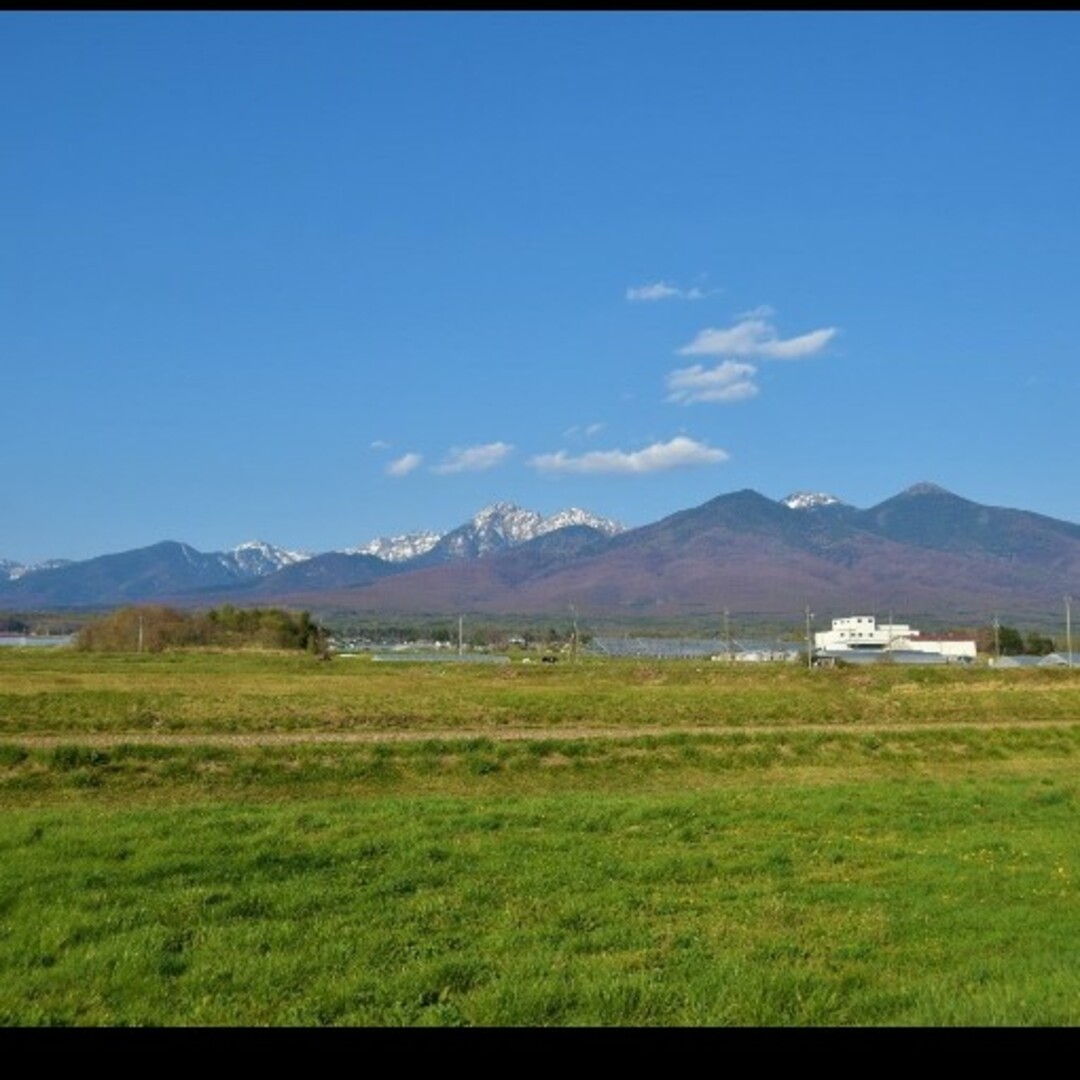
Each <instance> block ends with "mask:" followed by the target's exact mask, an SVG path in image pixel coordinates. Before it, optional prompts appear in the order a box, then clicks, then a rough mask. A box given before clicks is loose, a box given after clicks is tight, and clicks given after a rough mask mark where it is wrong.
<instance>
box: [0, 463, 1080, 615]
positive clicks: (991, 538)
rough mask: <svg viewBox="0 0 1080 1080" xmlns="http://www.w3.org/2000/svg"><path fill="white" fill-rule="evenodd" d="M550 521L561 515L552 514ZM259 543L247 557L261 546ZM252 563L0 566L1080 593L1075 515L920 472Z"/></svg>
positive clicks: (383, 594)
mask: <svg viewBox="0 0 1080 1080" xmlns="http://www.w3.org/2000/svg"><path fill="white" fill-rule="evenodd" d="M553 519H557V520H555V521H554V525H553ZM254 554H255V553H253V558H254ZM293 556H294V557H292V558H291V559H290V558H289V556H288V555H287V554H286V555H277V556H273V555H270V556H268V559H269V560H270V561H271V562H272V561H274V560H275V559H276V560H277V561H279V562H281V563H282V565H280V567H279V568H278V569H272V570H270V569H268V563H267V562H266V560H263V559H262V558H261V556H260V558H259V559H258V560H256V561H258V563H259V566H261V567H262V568H263V570H266V571H267V572H262V573H258V572H257V571H256V569H255V568H254V564H253V563H249V565H248V566H247V567H246V568H244V567H241V566H239V565H237V564H236V563H235V562H232V561H231V560H229V559H224V558H222V555H221V553H218V554H214V555H203V554H201V553H199V552H197V551H195V550H194V549H193V548H191V547H189V546H188V545H185V544H178V543H176V542H172V541H170V542H165V543H163V544H158V545H154V546H153V547H149V548H143V549H139V550H138V551H134V552H127V553H123V554H120V555H109V556H102V557H100V558H98V559H91V560H87V561H86V562H83V563H73V564H70V565H68V566H64V567H60V568H57V569H52V570H38V571H35V572H34V573H32V574H30V573H28V574H24V575H23V576H22V577H21V578H19V579H17V580H14V581H6V582H5V581H2V580H0V607H8V608H19V609H26V608H40V609H48V608H56V607H69V608H70V607H106V606H116V605H119V604H123V603H132V602H144V601H148V600H154V599H158V600H161V599H167V600H168V601H169V602H173V603H178V604H181V603H186V604H190V605H205V604H210V603H222V602H226V601H229V602H237V603H248V604H250V603H276V604H281V605H289V606H304V607H307V608H309V609H314V610H319V609H324V610H325V609H327V608H334V609H339V610H354V611H357V612H372V613H379V614H382V613H392V614H399V613H400V614H406V613H428V614H434V615H445V614H454V613H462V612H489V613H492V614H530V615H539V614H546V613H565V612H566V611H568V610H569V609H571V608H574V609H575V610H579V611H581V612H582V613H583V614H585V613H591V614H593V615H597V616H600V615H611V616H620V615H638V616H645V615H656V616H663V617H665V618H667V617H678V616H679V615H695V616H707V617H708V616H712V615H715V614H716V613H718V612H720V611H722V610H723V609H724V608H729V609H731V610H738V611H742V612H747V613H760V614H768V613H783V614H786V615H787V616H790V615H791V614H792V613H798V612H801V611H803V610H804V608H805V607H807V606H810V607H812V608H817V609H822V610H831V611H833V612H836V613H841V614H844V613H860V612H867V613H874V612H886V611H889V610H892V611H895V612H904V613H908V614H915V613H922V614H937V615H940V616H942V617H945V618H950V619H955V620H963V619H965V618H971V619H973V620H978V621H979V622H981V623H988V622H989V621H990V619H991V618H992V617H993V616H994V615H995V614H999V613H1000V614H1008V615H1010V617H1013V618H1017V617H1020V616H1022V615H1023V614H1024V613H1028V612H1030V613H1038V612H1042V613H1046V612H1047V611H1056V610H1057V609H1058V608H1059V607H1060V604H1061V598H1062V596H1063V595H1064V594H1066V593H1073V594H1076V595H1080V526H1078V525H1075V524H1072V523H1069V522H1064V521H1059V520H1056V519H1053V518H1048V517H1044V516H1042V515H1039V514H1033V513H1029V512H1026V511H1021V510H1009V509H1004V508H1000V507H988V506H982V505H980V504H978V503H974V502H972V501H970V500H968V499H963V498H960V497H959V496H956V495H953V494H951V493H950V492H947V491H945V490H944V489H942V488H939V487H936V486H934V485H929V484H917V485H914V486H913V487H911V488H908V489H907V490H906V491H903V492H901V493H900V494H899V495H896V496H894V497H893V498H891V499H887V500H885V501H884V502H882V503H880V504H878V505H877V506H874V507H871V508H870V509H867V510H859V509H856V508H855V507H852V506H849V505H848V504H846V503H843V502H841V501H840V500H838V499H836V498H835V497H832V496H815V495H813V494H812V493H810V494H808V493H805V492H804V493H797V495H796V496H789V497H788V498H787V499H785V500H782V501H775V500H773V499H769V498H767V497H765V496H764V495H761V494H760V493H758V492H756V491H753V490H750V489H745V490H742V491H736V492H732V493H729V494H725V495H718V496H716V497H715V498H713V499H710V500H708V501H707V502H705V503H702V504H701V505H700V506H696V507H692V508H690V509H687V510H681V511H679V512H677V513H674V514H671V515H669V516H668V517H666V518H663V519H661V520H660V521H657V522H653V523H651V524H648V525H643V526H640V527H638V528H634V529H621V528H620V527H619V526H617V525H615V524H614V523H610V522H609V523H605V522H604V520H603V519H597V518H594V517H592V515H587V514H585V513H584V512H576V511H575V512H567V514H566V515H565V516H564V517H561V518H560V517H559V516H558V515H553V516H552V518H548V519H545V518H543V517H542V516H541V515H536V514H532V513H531V512H529V511H521V510H520V508H518V507H514V506H513V505H512V504H499V503H497V504H494V505H493V506H491V507H488V508H487V509H486V510H484V511H482V512H481V513H480V514H478V515H477V516H476V517H475V518H473V519H472V520H471V521H469V522H467V523H466V524H465V525H463V526H461V527H460V528H459V529H456V530H452V531H451V532H450V533H447V534H445V535H444V536H442V537H441V538H440V539H439V541H438V542H437V543H435V544H434V545H432V546H431V547H430V548H429V549H428V550H426V551H424V552H423V553H422V554H420V555H419V556H417V557H415V558H412V559H402V560H400V561H397V562H391V561H388V560H387V559H381V558H378V557H376V556H374V555H371V554H361V553H356V552H353V553H344V552H328V553H325V554H323V555H317V556H312V557H301V556H299V555H297V554H296V553H293Z"/></svg>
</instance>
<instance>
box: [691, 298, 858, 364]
mask: <svg viewBox="0 0 1080 1080" xmlns="http://www.w3.org/2000/svg"><path fill="white" fill-rule="evenodd" d="M766 310H768V309H759V311H757V312H748V313H747V314H748V315H749V316H751V317H749V318H744V319H743V320H742V321H741V322H737V323H736V324H735V325H734V326H731V327H728V329H726V330H713V329H709V330H702V331H701V332H700V333H699V334H698V335H697V337H696V338H694V340H693V341H691V342H690V344H689V345H685V346H683V348H681V349H679V350H678V351H679V355H681V356H727V357H731V356H743V357H759V358H761V359H765V360H797V359H800V358H801V357H804V356H812V355H813V354H814V353H818V352H821V350H822V349H824V348H825V346H826V345H828V344H829V342H830V341H832V339H833V338H834V337H835V336H836V332H837V331H836V328H835V327H828V328H825V329H822V330H811V331H810V333H808V334H802V335H801V336H799V337H794V338H787V339H786V340H784V339H781V338H780V337H778V336H777V333H776V328H775V327H774V326H773V325H772V323H770V322H769V321H768V320H767V319H765V318H761V317H759V315H760V314H762V313H763V312H764V311H766Z"/></svg>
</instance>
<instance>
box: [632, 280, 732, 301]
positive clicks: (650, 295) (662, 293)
mask: <svg viewBox="0 0 1080 1080" xmlns="http://www.w3.org/2000/svg"><path fill="white" fill-rule="evenodd" d="M709 291H710V292H719V291H720V290H719V289H711V290H709ZM708 295H709V293H708V292H706V291H705V290H704V289H701V288H699V287H698V286H697V285H694V286H692V287H691V288H689V289H680V288H679V287H678V286H677V285H669V284H668V283H667V282H666V281H655V282H653V284H651V285H638V286H633V287H631V288H629V289H627V290H626V299H627V300H629V301H631V302H634V301H641V300H670V299H671V298H672V297H673V296H674V297H678V298H679V299H680V300H703V299H704V298H705V297H706V296H708Z"/></svg>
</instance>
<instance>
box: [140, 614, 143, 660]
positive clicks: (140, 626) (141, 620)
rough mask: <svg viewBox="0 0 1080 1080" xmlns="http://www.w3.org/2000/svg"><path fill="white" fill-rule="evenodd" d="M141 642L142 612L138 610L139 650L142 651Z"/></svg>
mask: <svg viewBox="0 0 1080 1080" xmlns="http://www.w3.org/2000/svg"><path fill="white" fill-rule="evenodd" d="M142 643H143V617H142V612H139V652H142Z"/></svg>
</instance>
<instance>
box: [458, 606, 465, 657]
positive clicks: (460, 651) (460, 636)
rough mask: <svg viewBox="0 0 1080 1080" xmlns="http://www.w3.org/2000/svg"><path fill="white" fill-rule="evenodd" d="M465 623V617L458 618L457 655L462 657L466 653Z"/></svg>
mask: <svg viewBox="0 0 1080 1080" xmlns="http://www.w3.org/2000/svg"><path fill="white" fill-rule="evenodd" d="M463 621H464V616H462V615H459V616H458V617H457V654H458V656H462V655H464V653H465V638H464V636H463V628H462V627H463Z"/></svg>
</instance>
